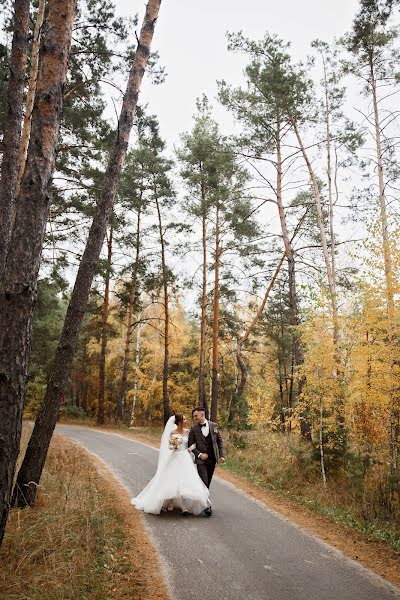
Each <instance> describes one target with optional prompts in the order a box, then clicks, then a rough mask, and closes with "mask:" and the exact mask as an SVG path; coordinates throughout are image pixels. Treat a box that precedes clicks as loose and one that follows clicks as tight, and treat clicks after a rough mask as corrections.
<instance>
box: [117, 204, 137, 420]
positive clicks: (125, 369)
mask: <svg viewBox="0 0 400 600" xmlns="http://www.w3.org/2000/svg"><path fill="white" fill-rule="evenodd" d="M140 200H141V198H140ZM140 229H141V205H140V204H139V208H138V214H137V224H136V250H135V253H136V255H135V262H134V265H133V272H132V281H131V289H130V293H129V304H128V317H127V323H126V336H125V349H124V362H123V365H122V375H121V384H120V388H119V392H118V396H117V417H118V418H119V419H122V418H123V414H124V401H125V394H126V388H127V383H128V373H129V354H130V348H131V339H132V331H133V313H134V309H135V304H136V298H137V293H138V271H139V257H140Z"/></svg>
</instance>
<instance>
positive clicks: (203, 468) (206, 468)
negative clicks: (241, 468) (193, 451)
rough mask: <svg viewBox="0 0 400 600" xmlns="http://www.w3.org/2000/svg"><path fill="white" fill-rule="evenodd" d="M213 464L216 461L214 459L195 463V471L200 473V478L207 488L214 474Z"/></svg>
mask: <svg viewBox="0 0 400 600" xmlns="http://www.w3.org/2000/svg"><path fill="white" fill-rule="evenodd" d="M215 465H216V463H215V462H214V461H212V462H209V463H208V462H205V463H203V464H201V465H197V471H198V473H199V475H200V479H201V480H202V481H203V483H204V484H205V485H206V486H207V487H208V488H209V487H210V483H211V479H212V476H213V475H214V471H215Z"/></svg>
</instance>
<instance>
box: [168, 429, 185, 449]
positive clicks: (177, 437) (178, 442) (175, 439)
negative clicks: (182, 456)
mask: <svg viewBox="0 0 400 600" xmlns="http://www.w3.org/2000/svg"><path fill="white" fill-rule="evenodd" d="M182 442H183V437H182V436H181V434H180V433H173V434H172V435H171V436H170V438H169V449H170V450H178V449H179V448H180V447H181V446H182Z"/></svg>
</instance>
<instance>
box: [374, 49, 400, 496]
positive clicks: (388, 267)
mask: <svg viewBox="0 0 400 600" xmlns="http://www.w3.org/2000/svg"><path fill="white" fill-rule="evenodd" d="M369 67H370V83H371V91H372V105H373V110H374V127H375V145H376V158H377V164H378V184H379V208H380V221H381V234H382V249H383V261H384V269H385V282H386V301H387V312H388V316H389V322H390V326H391V342H392V343H393V344H396V337H398V336H397V326H396V323H395V312H394V292H393V265H392V257H391V251H390V240H389V227H388V217H387V206H386V194H385V177H384V167H383V151H382V135H381V123H380V115H379V106H378V97H377V89H376V75H375V68H374V61H373V56H372V52H371V54H370V58H369ZM393 366H394V365H393V364H392V365H391V369H392V370H393ZM399 442H400V398H399V394H398V391H397V390H395V389H393V390H392V406H391V414H390V466H391V471H392V474H393V475H395V476H397V475H398V473H399ZM399 489H400V484H398V490H399Z"/></svg>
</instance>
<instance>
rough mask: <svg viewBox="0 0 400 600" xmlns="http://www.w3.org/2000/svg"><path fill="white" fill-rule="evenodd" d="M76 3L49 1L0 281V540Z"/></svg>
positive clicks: (16, 448)
mask: <svg viewBox="0 0 400 600" xmlns="http://www.w3.org/2000/svg"><path fill="white" fill-rule="evenodd" d="M74 15H75V0H68V1H67V0H51V1H50V2H49V17H48V21H47V31H46V35H45V41H44V44H43V46H42V51H41V53H42V54H41V65H40V70H39V76H38V84H37V90H36V101H35V106H34V109H33V115H32V133H31V141H32V143H31V144H30V146H29V150H28V158H27V163H26V169H25V173H24V178H23V181H22V185H21V191H20V193H19V195H18V198H17V202H16V219H15V224H14V228H13V231H12V235H11V239H10V244H9V248H8V253H7V260H6V263H5V270H4V278H3V280H2V281H0V542H1V540H2V539H3V535H4V529H5V525H6V522H7V517H8V511H9V506H10V498H11V489H12V483H13V476H14V470H15V462H16V459H17V456H18V451H19V441H20V435H21V420H22V409H23V404H24V400H25V389H26V380H27V374H28V373H27V372H28V361H29V355H30V338H31V330H32V314H33V307H34V303H35V300H36V295H37V278H38V272H39V265H40V256H41V252H42V247H43V238H44V233H45V229H46V222H47V215H48V212H49V205H50V190H51V182H52V176H53V171H54V165H55V154H56V144H57V140H58V134H59V128H60V121H61V114H62V107H63V87H64V82H65V80H66V76H67V68H68V55H69V48H70V43H71V34H72V23H73V19H74Z"/></svg>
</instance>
